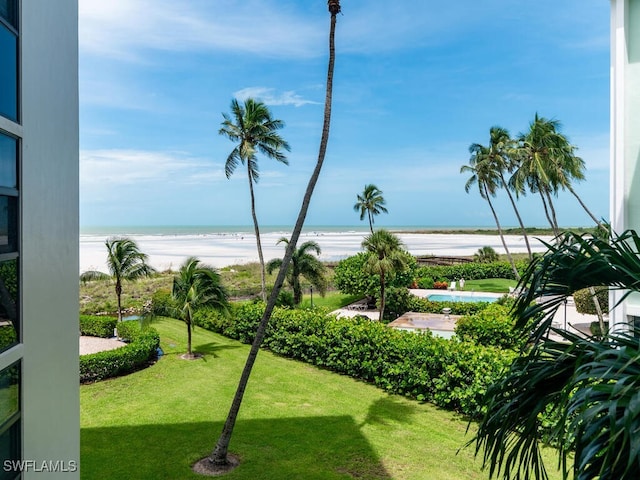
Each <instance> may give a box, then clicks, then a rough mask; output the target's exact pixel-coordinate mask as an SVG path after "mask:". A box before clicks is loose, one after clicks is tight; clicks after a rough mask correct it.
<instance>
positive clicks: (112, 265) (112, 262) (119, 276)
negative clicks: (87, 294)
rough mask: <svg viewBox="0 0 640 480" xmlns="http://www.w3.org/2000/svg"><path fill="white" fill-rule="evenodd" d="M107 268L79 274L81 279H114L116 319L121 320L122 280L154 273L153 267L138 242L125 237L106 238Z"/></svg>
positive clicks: (131, 279) (134, 278)
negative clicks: (101, 270)
mask: <svg viewBox="0 0 640 480" xmlns="http://www.w3.org/2000/svg"><path fill="white" fill-rule="evenodd" d="M105 245H106V247H107V268H108V269H109V274H106V273H103V272H98V271H95V270H91V271H88V272H84V273H83V274H82V275H81V276H80V280H81V281H83V282H84V281H90V280H103V279H108V278H111V279H113V280H114V281H115V290H116V297H117V299H118V321H119V322H121V321H122V300H121V299H122V282H123V280H127V281H130V282H133V281H136V280H139V279H140V278H142V277H148V276H149V275H152V274H154V273H155V269H154V268H153V267H151V266H149V265H148V264H147V255H146V254H144V253H142V252H141V251H140V249H139V248H138V244H137V243H136V242H135V241H133V240H131V239H130V238H126V237H122V238H120V237H114V238H108V239H107V240H106V242H105Z"/></svg>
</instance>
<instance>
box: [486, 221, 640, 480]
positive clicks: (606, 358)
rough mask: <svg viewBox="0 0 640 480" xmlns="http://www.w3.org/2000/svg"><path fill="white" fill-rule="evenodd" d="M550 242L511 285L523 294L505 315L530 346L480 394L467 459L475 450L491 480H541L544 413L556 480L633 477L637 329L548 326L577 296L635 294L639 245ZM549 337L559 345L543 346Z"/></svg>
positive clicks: (626, 236) (623, 238)
mask: <svg viewBox="0 0 640 480" xmlns="http://www.w3.org/2000/svg"><path fill="white" fill-rule="evenodd" d="M556 240H557V243H556V244H555V245H551V244H548V245H547V247H548V249H549V250H548V252H547V253H546V254H545V255H544V256H543V257H539V258H537V259H536V260H534V262H533V263H532V264H531V265H530V266H529V268H528V269H527V271H526V272H525V274H524V275H523V277H522V280H521V281H520V285H519V286H522V287H527V288H526V289H524V293H523V294H522V295H521V296H520V297H519V298H518V300H517V302H516V304H515V306H514V314H515V316H516V319H517V325H518V327H520V328H521V329H523V331H524V332H527V333H529V334H530V339H531V341H532V342H533V347H532V348H531V349H530V350H529V351H527V352H526V353H525V354H524V355H522V356H521V357H519V358H518V359H516V361H515V362H514V363H513V364H512V366H511V368H510V370H509V371H508V372H507V373H506V375H505V376H504V377H503V378H502V379H501V380H500V381H499V382H498V383H496V384H495V385H493V386H491V387H490V388H489V390H488V392H487V395H486V399H485V406H486V409H487V410H486V414H485V416H484V418H483V419H482V422H481V423H480V426H479V429H478V433H477V436H476V438H475V439H474V441H475V443H476V454H479V453H480V452H481V451H482V452H483V453H482V455H483V457H484V464H485V466H489V471H490V474H491V476H492V477H493V476H494V475H496V476H501V477H503V478H534V479H545V478H547V474H546V470H545V466H544V464H543V462H542V456H541V452H540V445H541V440H542V436H541V428H540V427H541V414H545V415H546V416H547V418H548V416H549V415H552V416H554V417H555V418H557V423H556V424H555V426H554V427H553V428H552V431H551V433H550V437H551V438H550V439H551V441H553V442H554V443H556V444H557V445H558V446H559V449H558V454H559V460H560V461H559V464H560V465H561V467H562V469H563V473H564V475H565V477H564V478H567V477H568V473H569V471H572V473H573V478H575V479H578V480H587V479H592V478H599V479H601V480H631V479H636V478H638V464H639V461H640V453H639V447H638V438H637V432H638V431H640V409H638V408H637V404H638V392H639V391H640V374H639V370H638V365H640V341H639V338H640V330H638V329H631V333H629V332H626V331H623V332H620V331H618V332H617V333H613V334H611V335H610V336H608V337H605V338H604V339H602V340H600V341H598V340H597V339H595V338H585V337H583V336H579V335H575V334H572V333H570V332H568V331H565V330H562V329H556V328H554V327H553V326H552V320H553V317H554V315H555V313H556V312H557V310H558V309H559V308H560V307H561V306H562V305H564V302H565V300H566V299H567V297H568V296H570V295H572V294H573V293H574V292H576V291H578V290H581V289H584V288H589V287H598V286H607V287H610V288H613V289H619V290H624V291H626V293H625V295H624V296H626V295H629V294H630V293H632V292H640V237H639V236H638V234H637V233H636V232H635V231H631V230H629V231H626V232H624V233H622V234H621V235H619V236H618V235H613V236H612V237H611V238H610V239H603V238H597V237H583V236H580V235H577V234H573V233H566V234H565V235H563V236H562V237H559V238H557V239H556ZM624 296H623V298H624ZM536 299H538V301H537V302H536V301H534V300H536ZM550 331H551V332H553V333H555V334H556V335H558V336H560V337H561V338H562V341H554V340H551V339H549V337H548V333H549V332H550ZM571 463H572V465H571Z"/></svg>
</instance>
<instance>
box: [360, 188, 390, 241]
mask: <svg viewBox="0 0 640 480" xmlns="http://www.w3.org/2000/svg"><path fill="white" fill-rule="evenodd" d="M357 199H358V201H357V202H356V204H355V205H354V206H353V209H354V210H355V211H356V212H357V211H359V212H360V220H364V216H365V215H367V218H368V219H369V229H370V230H371V233H373V217H374V215H380V214H381V213H389V212H388V211H387V209H386V208H385V206H384V204H385V203H386V202H385V199H384V197H383V196H382V190H380V189H379V188H378V187H376V186H375V185H373V184H369V185H365V186H364V190H363V191H362V194H358V195H357Z"/></svg>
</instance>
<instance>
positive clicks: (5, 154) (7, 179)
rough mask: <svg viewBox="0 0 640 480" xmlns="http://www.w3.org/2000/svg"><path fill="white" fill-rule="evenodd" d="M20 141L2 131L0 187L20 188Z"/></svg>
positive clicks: (0, 136)
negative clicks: (18, 167)
mask: <svg viewBox="0 0 640 480" xmlns="http://www.w3.org/2000/svg"><path fill="white" fill-rule="evenodd" d="M17 156H18V141H17V140H16V139H15V138H13V137H9V136H8V135H3V134H1V133H0V187H9V188H18V178H17V177H18V176H17V174H16V171H17V166H18V161H17Z"/></svg>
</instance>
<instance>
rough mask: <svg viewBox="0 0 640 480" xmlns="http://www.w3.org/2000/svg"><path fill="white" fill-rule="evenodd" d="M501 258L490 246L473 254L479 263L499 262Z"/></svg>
mask: <svg viewBox="0 0 640 480" xmlns="http://www.w3.org/2000/svg"><path fill="white" fill-rule="evenodd" d="M499 258H500V257H499V255H498V252H496V251H495V250H494V249H493V248H492V247H490V246H488V245H485V246H484V247H481V248H479V249H478V251H477V252H476V253H474V254H473V260H474V261H475V262H479V263H491V262H497V261H498V259H499Z"/></svg>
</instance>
